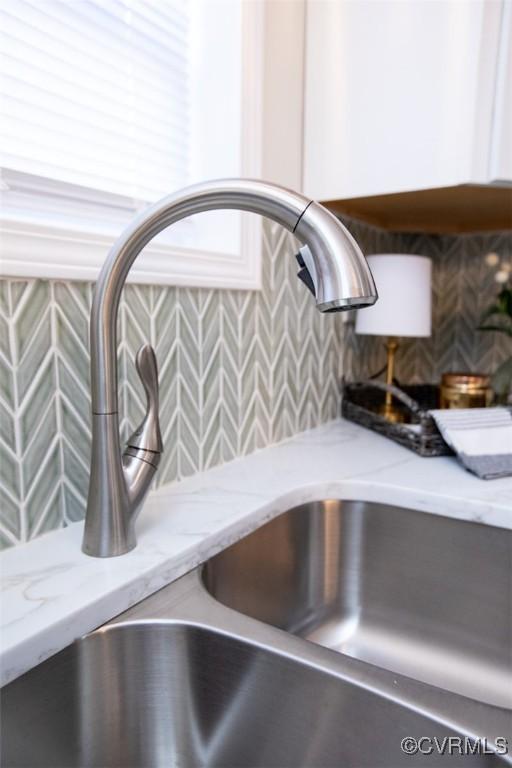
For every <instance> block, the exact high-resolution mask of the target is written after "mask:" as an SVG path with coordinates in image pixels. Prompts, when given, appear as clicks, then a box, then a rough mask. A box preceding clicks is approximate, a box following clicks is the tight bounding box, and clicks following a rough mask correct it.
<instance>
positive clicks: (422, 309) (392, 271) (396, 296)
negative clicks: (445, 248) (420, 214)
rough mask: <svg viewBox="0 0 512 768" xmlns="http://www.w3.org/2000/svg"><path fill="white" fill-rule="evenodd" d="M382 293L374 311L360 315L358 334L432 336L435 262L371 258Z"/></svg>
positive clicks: (387, 256) (390, 256) (403, 257)
mask: <svg viewBox="0 0 512 768" xmlns="http://www.w3.org/2000/svg"><path fill="white" fill-rule="evenodd" d="M367 261H368V264H369V266H370V269H371V271H372V273H373V277H374V280H375V285H376V286H377V291H378V293H379V298H378V301H377V302H376V303H375V304H374V305H373V307H367V308H366V309H364V310H360V311H359V312H358V313H357V319H356V333H365V334H371V335H374V336H430V333H431V326H432V298H431V297H432V288H431V282H432V262H431V261H430V259H429V258H427V257H426V256H412V255H408V254H407V255H406V254H394V253H389V254H388V253H386V254H377V255H375V256H368V257H367Z"/></svg>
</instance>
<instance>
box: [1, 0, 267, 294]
mask: <svg viewBox="0 0 512 768" xmlns="http://www.w3.org/2000/svg"><path fill="white" fill-rule="evenodd" d="M262 30H263V4H262V3H259V2H245V1H244V0H0V49H1V66H0V171H1V173H2V177H1V182H0V196H1V205H0V274H3V275H10V276H21V277H50V278H70V279H87V280H90V279H92V280H94V279H95V278H96V277H97V275H98V272H99V269H100V267H101V265H102V263H103V262H104V260H105V256H106V254H107V252H108V249H109V248H110V246H111V245H112V243H113V242H114V240H115V238H116V237H117V236H118V235H119V234H120V233H121V231H122V230H123V228H124V227H125V226H126V225H127V224H128V223H129V221H130V219H131V218H133V216H134V214H135V213H136V212H137V211H139V210H140V209H141V208H144V207H145V206H146V205H147V204H148V203H151V202H153V201H154V200H156V199H158V198H160V197H162V196H164V195H167V194H169V193H172V192H174V191H176V190H178V189H179V188H181V187H184V186H186V185H188V184H192V183H194V182H198V181H202V180H206V179H209V178H219V177H226V176H240V175H241V176H251V177H255V176H259V174H260V161H261V122H260V116H261V83H262V73H263V66H262V51H263V32H262ZM255 219H256V217H253V218H251V217H250V215H249V214H244V215H241V214H238V213H237V212H234V211H225V212H211V213H208V214H201V216H198V217H190V218H188V219H185V220H183V221H181V222H178V223H177V224H175V225H174V226H173V227H170V228H169V229H168V230H167V231H166V232H165V233H162V235H159V236H158V237H157V238H155V240H154V241H152V242H151V243H150V244H149V245H148V246H147V247H146V248H145V249H144V253H143V254H142V255H141V257H140V258H139V259H137V261H136V263H135V265H134V267H133V269H132V270H130V275H129V279H130V280H133V281H135V282H145V283H155V282H157V283H167V284H172V285H175V284H178V285H201V286H217V287H237V288H254V287H258V286H259V284H260V269H259V265H260V237H259V221H256V220H255Z"/></svg>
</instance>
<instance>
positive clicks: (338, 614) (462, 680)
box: [203, 500, 512, 708]
mask: <svg viewBox="0 0 512 768" xmlns="http://www.w3.org/2000/svg"><path fill="white" fill-rule="evenodd" d="M203 579H204V583H205V586H206V588H207V589H208V590H209V592H210V593H211V594H212V595H213V596H214V597H215V598H216V599H217V600H219V601H221V602H222V603H223V604H224V605H227V606H229V607H230V608H233V609H235V610H237V611H240V612H242V613H244V614H246V615H248V616H251V617H253V618H256V619H259V620H260V621H263V622H265V623H267V624H270V625H272V626H274V627H279V628H280V629H283V630H286V631H287V632H289V633H293V634H295V635H298V636H300V637H303V638H306V639H308V640H310V641H312V642H314V643H319V644H320V645H323V646H326V647H327V648H330V649H332V650H334V651H338V652H340V653H342V654H346V655H348V656H351V657H353V658H357V659H361V660H363V661H367V662H370V663H372V664H375V665H378V666H379V667H382V668H384V669H388V670H391V671H393V672H398V673H400V674H403V675H407V676H408V677H411V678H413V679H415V680H419V681H423V682H426V683H429V684H431V685H435V686H438V687H440V688H443V689H445V690H447V691H453V692H455V693H459V694H462V695H465V696H468V697H471V698H474V699H477V700H478V701H481V702H486V703H490V704H494V705H497V706H501V707H509V708H510V707H512V616H511V605H512V594H511V590H512V536H511V532H510V531H507V530H502V529H498V528H493V527H491V526H487V525H479V524H477V523H470V522H466V521H458V520H453V519H448V518H445V517H441V516H437V515H429V514H425V513H423V512H417V511H413V510H410V509H401V508H398V507H392V506H387V505H383V504H375V503H367V502H360V501H337V500H330V501H323V502H318V503H313V504H307V505H304V506H301V507H298V508H296V509H291V510H290V511H288V512H286V513H284V514H282V515H280V516H279V517H276V518H275V519H274V520H272V521H271V522H269V523H267V524H266V525H264V526H263V527H262V528H260V529H258V530H257V531H255V532H254V533H252V534H250V535H249V536H247V537H246V538H245V539H242V540H241V541H239V542H238V543H236V544H234V545H233V546H231V547H229V548H228V549H226V550H224V551H223V552H221V553H220V554H219V555H217V556H216V557H214V558H213V559H212V560H210V561H209V563H208V564H207V565H206V567H205V568H204V571H203Z"/></svg>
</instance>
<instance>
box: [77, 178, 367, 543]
mask: <svg viewBox="0 0 512 768" xmlns="http://www.w3.org/2000/svg"><path fill="white" fill-rule="evenodd" d="M226 208H234V209H238V210H243V211H251V212H253V213H258V214H260V215H262V216H266V217H267V218H270V219H273V220H274V221H277V222H278V223H279V224H281V225H282V226H283V227H285V228H286V229H288V230H289V231H290V232H293V234H294V235H295V236H296V237H297V238H298V239H299V240H300V241H301V242H302V243H304V245H303V247H302V248H301V249H300V252H299V254H298V255H297V260H298V262H299V265H300V267H301V269H300V272H299V277H301V279H302V280H303V281H304V282H305V283H306V284H307V285H308V287H309V288H310V290H311V291H312V292H313V293H314V295H315V298H316V306H317V309H319V310H320V311H321V312H333V311H340V310H344V309H354V308H356V307H364V306H369V305H371V304H374V303H375V301H376V299H377V291H376V289H375V284H374V282H373V278H372V275H371V272H370V269H369V267H368V265H367V263H366V261H365V258H364V256H363V254H362V253H361V251H360V249H359V247H358V245H357V243H356V241H355V240H354V239H353V237H352V236H351V235H350V234H349V232H348V231H347V230H346V229H345V227H344V226H343V225H342V224H341V223H340V222H339V221H338V219H337V218H336V217H335V216H333V215H332V214H331V213H329V211H327V210H326V209H325V208H323V207H322V206H321V205H319V204H318V203H316V202H314V201H311V200H308V199H307V198H306V197H303V196H302V195H299V194H297V193H296V192H292V191H291V190H288V189H284V188H282V187H278V186H276V185H274V184H269V183H266V182H263V181H255V180H251V179H224V180H221V181H210V182H207V183H205V184H198V185H196V186H193V187H189V188H187V189H185V190H182V191H181V192H178V193H176V194H174V195H169V196H168V197H164V198H163V200H160V201H159V202H157V203H155V204H154V205H152V206H150V207H149V208H147V209H146V210H145V211H143V212H142V213H141V214H140V215H139V216H138V217H137V218H136V219H134V221H133V223H132V224H131V225H130V226H129V227H127V229H125V231H124V232H123V234H122V235H121V236H120V237H119V239H118V240H117V241H116V242H115V243H114V245H113V246H112V249H111V251H110V253H109V255H108V258H107V260H106V262H105V264H104V266H103V269H102V270H101V273H100V276H99V278H98V282H97V284H96V289H95V292H94V301H93V305H92V312H91V387H92V457H91V472H90V480H89V496H88V500H87V513H86V518H85V532H84V540H83V546H82V549H83V551H84V552H85V553H86V554H88V555H93V556H95V557H113V556H115V555H122V554H124V553H125V552H129V551H130V550H131V549H133V547H134V546H135V544H136V540H135V532H134V523H135V518H136V516H137V513H138V511H139V509H140V506H141V504H142V501H143V500H144V497H145V496H146V493H147V492H148V490H149V486H150V483H151V480H152V479H153V476H154V474H155V472H156V470H157V468H158V464H159V462H160V456H161V453H162V450H163V448H162V439H161V436H160V427H159V421H158V372H157V364H156V358H155V353H154V351H153V349H152V347H150V346H149V345H144V346H143V347H141V349H140V350H139V352H138V353H137V359H136V365H137V371H138V373H139V376H140V378H141V380H142V383H143V385H144V389H145V392H146V397H147V412H146V416H145V417H144V420H143V421H142V424H141V425H140V426H139V428H138V429H136V430H135V432H134V433H133V435H132V436H131V437H130V438H129V440H128V442H127V447H126V449H125V451H124V452H121V447H120V440H119V415H118V399H117V314H118V309H119V299H120V297H121V291H122V288H123V286H124V283H125V280H126V276H127V275H128V272H129V271H130V267H131V266H132V264H133V262H134V261H135V259H136V258H137V256H138V254H139V253H140V251H141V250H142V249H143V248H144V246H145V245H147V243H149V241H150V240H151V239H152V238H153V237H155V235H157V234H158V233H159V232H160V231H161V230H163V229H165V228H166V227H168V226H169V225H171V224H174V222H176V221H179V220H180V219H183V218H185V217H187V216H191V215H193V214H196V213H201V212H203V211H212V210H215V209H226Z"/></svg>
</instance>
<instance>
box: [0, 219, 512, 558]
mask: <svg viewBox="0 0 512 768" xmlns="http://www.w3.org/2000/svg"><path fill="white" fill-rule="evenodd" d="M349 226H350V228H351V229H352V231H353V233H354V235H355V236H356V238H357V239H358V240H359V242H360V243H361V244H362V246H363V250H364V251H365V252H366V253H368V254H370V253H376V252H397V253H399V252H408V253H420V254H421V253H423V254H425V255H427V256H431V257H432V258H433V261H434V334H433V337H432V339H429V340H417V341H414V340H413V341H409V342H406V343H404V345H403V348H402V349H401V351H400V355H399V359H398V375H399V377H401V378H402V380H403V381H433V380H436V379H438V378H439V375H440V373H441V372H442V371H444V370H447V369H455V368H464V369H470V370H483V371H491V370H493V369H494V368H495V367H496V365H497V364H498V363H499V361H500V360H501V359H503V358H504V357H505V355H506V354H507V348H506V346H505V344H506V343H507V342H506V340H502V339H500V338H499V337H498V335H495V334H483V333H475V331H474V328H475V325H476V324H477V321H478V318H479V315H480V312H481V310H482V309H483V307H484V306H486V305H487V303H489V301H490V299H491V298H492V296H493V295H494V292H495V284H494V283H493V281H492V275H491V274H490V272H489V271H488V270H487V268H486V267H485V266H484V263H483V254H485V253H486V252H488V251H491V250H492V251H498V252H499V253H501V254H503V255H505V253H507V254H509V257H510V256H511V255H512V243H511V238H510V235H509V234H497V235H489V236H478V237H468V236H464V237H432V236H426V235H407V236H406V235H399V234H390V233H386V232H382V231H380V230H378V229H374V228H371V227H366V226H364V225H361V224H359V223H356V222H349ZM295 247H296V244H295V242H294V240H293V238H292V237H291V236H290V235H288V234H287V233H285V231H284V230H282V229H281V228H280V227H278V226H277V225H274V224H270V223H265V225H264V246H263V267H262V275H263V289H262V290H261V291H259V292H244V291H218V290H206V289H185V288H169V287H159V286H134V285H130V286H128V287H127V288H126V289H125V291H124V296H123V300H122V305H121V311H120V318H119V323H120V327H119V340H120V343H119V391H120V407H121V414H122V423H121V429H122V433H123V437H127V436H128V433H129V432H130V431H131V430H133V429H134V428H135V426H136V424H137V423H138V422H139V421H140V419H141V418H142V413H143V406H144V403H143V396H142V391H141V387H140V385H139V382H138V377H137V375H136V373H135V369H134V363H133V361H134V357H135V353H136V351H137V349H138V347H139V346H140V345H141V344H142V343H144V342H146V341H147V340H149V341H150V342H151V343H152V344H153V345H154V346H155V348H156V352H157V357H158V362H159V368H160V393H161V405H160V413H161V424H162V432H163V438H164V444H165V453H164V455H163V458H162V463H161V465H160V469H159V472H158V476H157V482H158V483H160V484H161V483H165V482H169V481H172V480H175V479H177V478H180V477H184V476H186V475H190V474H192V473H194V472H197V471H199V470H201V469H205V468H208V467H211V466H214V465H215V464H219V463H221V462H224V461H228V460H230V459H232V458H234V457H236V456H241V455H243V454H246V453H249V452H251V451H254V450H256V449H258V448H262V447H264V446H266V445H269V444H271V443H274V442H277V441H279V440H282V439H284V438H286V437H289V436H291V435H293V434H295V433H297V432H300V431H302V430H305V429H309V428H311V427H314V426H316V425H318V424H320V423H322V422H325V421H327V420H329V419H331V418H334V417H335V416H336V415H337V413H338V412H339V399H340V396H339V392H340V378H341V375H342V374H343V373H344V375H345V376H347V377H348V378H362V377H365V376H367V375H368V374H370V373H373V372H375V371H376V370H377V369H378V368H380V367H381V366H382V365H383V363H384V359H385V357H384V352H383V348H382V342H381V340H379V339H373V338H368V337H357V336H356V335H355V334H354V332H353V325H352V324H351V323H348V324H346V325H344V324H343V323H342V321H341V319H340V317H339V316H337V315H320V313H318V312H317V311H316V310H315V308H314V304H313V301H312V298H311V297H310V296H309V294H308V293H307V292H306V291H304V289H303V287H302V286H301V284H300V283H299V282H298V280H297V279H296V277H295V272H296V270H295V266H294V260H293V259H290V258H289V253H290V252H291V253H293V251H294V248H295ZM91 297H92V285H91V284H87V283H77V282H59V281H42V280H4V281H0V440H1V446H0V450H1V455H2V459H1V462H0V545H1V546H9V545H12V544H17V543H20V542H23V541H27V540H28V539H30V538H32V537H34V536H37V535H39V534H41V533H43V532H45V531H48V530H51V529H53V528H57V527H60V526H62V525H66V524H67V523H68V522H72V521H75V520H79V519H81V518H82V517H83V515H84V510H85V499H86V493H87V473H88V465H89V448H90V433H89V356H88V320H89V311H90V305H91ZM344 334H345V343H343V336H344ZM508 343H509V344H510V342H508ZM508 354H510V350H509V351H508Z"/></svg>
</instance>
